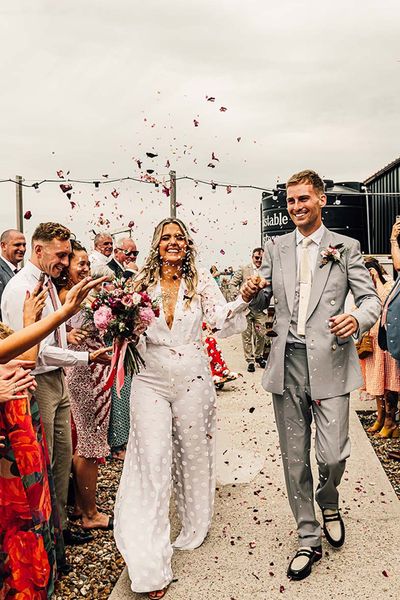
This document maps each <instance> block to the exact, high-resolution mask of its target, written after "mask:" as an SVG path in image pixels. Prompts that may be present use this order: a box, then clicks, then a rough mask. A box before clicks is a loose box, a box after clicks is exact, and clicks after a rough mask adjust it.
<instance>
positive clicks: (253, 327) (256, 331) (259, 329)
mask: <svg viewBox="0 0 400 600" xmlns="http://www.w3.org/2000/svg"><path fill="white" fill-rule="evenodd" d="M263 254H264V249H263V248H254V250H253V252H252V254H251V263H250V264H248V265H243V266H241V267H239V269H238V270H237V271H235V273H234V274H233V276H232V278H231V280H230V283H229V287H230V290H231V294H232V295H233V296H236V294H237V291H238V288H239V287H240V286H241V285H243V283H244V282H245V281H246V280H247V279H248V278H249V277H251V276H253V275H254V276H257V275H259V272H260V267H261V263H262V258H263ZM246 318H247V327H246V330H245V331H243V333H242V343H243V351H244V358H245V360H246V362H247V370H248V372H249V373H254V372H255V370H256V369H255V364H258V366H259V367H261V368H262V369H264V367H265V364H266V363H265V360H264V348H265V343H266V341H265V340H266V337H265V334H266V329H265V323H266V322H267V318H268V317H267V315H266V314H265V313H264V312H263V311H259V310H255V309H254V308H251V307H250V310H249V312H248V313H247V317H246Z"/></svg>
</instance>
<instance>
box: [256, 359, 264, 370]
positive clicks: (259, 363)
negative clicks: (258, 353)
mask: <svg viewBox="0 0 400 600" xmlns="http://www.w3.org/2000/svg"><path fill="white" fill-rule="evenodd" d="M256 363H257V364H258V366H259V367H261V368H262V369H265V365H266V364H267V363H266V361H265V360H264V359H263V358H256Z"/></svg>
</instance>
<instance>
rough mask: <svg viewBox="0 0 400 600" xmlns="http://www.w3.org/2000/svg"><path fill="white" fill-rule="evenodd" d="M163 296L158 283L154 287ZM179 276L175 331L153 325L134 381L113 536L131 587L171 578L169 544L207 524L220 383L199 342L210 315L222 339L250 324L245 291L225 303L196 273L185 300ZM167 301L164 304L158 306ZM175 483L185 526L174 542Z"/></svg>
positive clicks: (201, 533) (198, 534)
mask: <svg viewBox="0 0 400 600" xmlns="http://www.w3.org/2000/svg"><path fill="white" fill-rule="evenodd" d="M150 294H151V296H152V297H153V298H154V297H157V296H160V295H161V288H160V285H158V286H156V287H155V288H154V289H153V290H150ZM184 296H185V283H184V281H182V282H181V286H180V290H179V294H178V299H177V303H176V308H175V316H174V322H173V325H172V328H171V329H169V328H168V326H167V324H166V322H165V318H164V314H163V311H162V306H160V309H161V312H160V317H159V318H158V319H156V322H155V323H154V324H153V325H152V326H151V327H149V329H148V331H147V338H146V346H145V351H144V352H143V358H144V359H145V361H146V367H145V368H144V369H142V371H141V372H140V374H139V375H137V376H136V377H134V378H133V381H132V391H131V430H130V437H129V440H128V445H127V452H126V457H125V462H124V468H123V472H122V476H121V481H120V486H119V490H118V494H117V499H116V505H115V540H116V543H117V546H118V549H119V550H120V552H121V554H122V556H123V557H124V559H125V562H126V564H127V566H128V571H129V576H130V579H131V582H132V590H133V591H135V592H148V591H151V590H157V589H161V588H164V587H165V586H167V585H168V584H169V583H170V582H171V580H172V570H171V557H172V552H173V546H174V547H175V548H178V549H180V550H192V549H194V548H197V547H198V546H200V545H201V544H202V542H203V541H204V538H205V537H206V535H207V533H208V530H209V528H210V524H211V518H212V513H213V505H214V489H215V432H216V423H215V420H216V416H215V401H216V395H215V389H214V385H213V382H212V378H211V373H210V367H209V362H208V357H207V355H206V353H205V351H204V348H203V344H202V342H201V325H202V322H203V320H206V321H207V322H208V323H209V324H210V325H211V327H213V328H216V329H218V330H220V333H219V336H220V337H228V336H229V335H232V334H234V333H240V332H241V331H243V330H244V329H245V328H246V325H247V322H246V308H247V304H245V303H244V302H243V300H242V298H241V296H239V297H238V298H237V300H235V301H234V302H230V303H228V304H227V303H226V301H225V299H224V297H223V295H222V294H221V292H220V290H219V288H218V286H217V284H216V282H215V281H214V279H213V278H212V277H211V276H210V275H209V274H208V273H207V272H206V271H204V270H200V271H199V283H198V286H197V296H196V297H195V298H194V299H193V300H192V303H191V305H190V307H188V308H185V306H184V301H185V299H184ZM160 304H161V303H160ZM172 481H173V484H174V488H175V495H176V499H177V504H178V512H179V516H180V520H181V523H182V529H181V532H180V534H179V535H178V537H177V539H176V540H175V542H174V543H173V546H172V545H171V542H170V524H169V500H170V494H171V483H172Z"/></svg>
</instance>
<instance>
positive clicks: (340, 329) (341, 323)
mask: <svg viewBox="0 0 400 600" xmlns="http://www.w3.org/2000/svg"><path fill="white" fill-rule="evenodd" d="M270 286H271V283H270V282H269V281H267V280H266V279H264V278H263V277H260V276H258V275H253V276H252V277H249V278H248V279H247V280H246V281H245V282H244V284H243V286H242V288H241V290H240V293H241V295H242V298H243V300H244V301H245V302H251V300H252V299H253V298H254V296H256V295H257V294H258V292H259V291H260V290H262V289H264V288H266V287H270ZM358 327H359V325H358V321H357V319H356V318H355V317H353V315H350V314H347V313H343V314H341V315H336V316H335V317H331V318H330V319H329V328H330V332H331V333H332V334H333V335H336V336H337V337H339V338H342V339H346V338H348V337H350V336H351V335H353V334H354V333H356V332H357V330H358Z"/></svg>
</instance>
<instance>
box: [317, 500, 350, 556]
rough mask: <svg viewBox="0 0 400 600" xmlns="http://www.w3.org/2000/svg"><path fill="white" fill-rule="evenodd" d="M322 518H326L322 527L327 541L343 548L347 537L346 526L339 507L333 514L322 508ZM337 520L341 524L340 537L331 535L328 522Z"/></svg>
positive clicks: (335, 546) (334, 546)
mask: <svg viewBox="0 0 400 600" xmlns="http://www.w3.org/2000/svg"><path fill="white" fill-rule="evenodd" d="M322 518H323V520H324V524H323V526H322V529H323V531H324V534H325V537H326V541H327V542H328V543H329V544H330V545H331V546H333V548H341V546H343V544H344V540H345V537H346V531H345V528H344V523H343V519H342V517H341V515H340V511H339V509H338V510H337V512H336V513H335V514H333V515H326V514H325V511H324V510H322ZM335 521H337V522H338V523H339V525H340V535H339V537H338V538H334V537H332V536H331V534H330V533H329V531H328V528H327V526H326V525H327V523H333V522H335Z"/></svg>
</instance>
